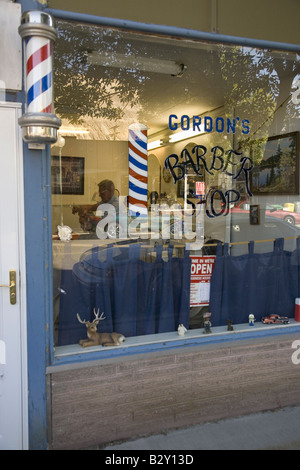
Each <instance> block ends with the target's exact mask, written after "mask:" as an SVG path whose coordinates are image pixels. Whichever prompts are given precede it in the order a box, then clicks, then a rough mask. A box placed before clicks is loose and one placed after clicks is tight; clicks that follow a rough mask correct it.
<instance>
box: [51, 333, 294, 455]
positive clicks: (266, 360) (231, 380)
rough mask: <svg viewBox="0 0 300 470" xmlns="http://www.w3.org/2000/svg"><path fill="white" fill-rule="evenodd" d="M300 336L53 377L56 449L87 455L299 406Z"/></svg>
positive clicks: (202, 349) (169, 354)
mask: <svg viewBox="0 0 300 470" xmlns="http://www.w3.org/2000/svg"><path fill="white" fill-rule="evenodd" d="M295 339H300V338H299V335H298V336H296V335H288V336H286V335H284V336H275V337H272V338H271V339H260V340H251V341H240V342H233V343H226V345H224V344H222V345H210V346H205V347H204V346H199V347H193V348H184V349H180V350H176V349H175V350H173V351H168V352H165V353H160V354H158V353H152V354H149V355H147V356H146V355H143V356H132V357H128V358H124V359H118V360H116V359H115V360H112V361H111V362H109V361H105V362H103V363H99V362H98V363H95V364H93V363H89V364H88V365H86V366H84V367H83V365H82V364H81V366H80V367H78V368H73V369H70V370H62V371H58V372H52V373H51V374H49V377H48V379H49V390H50V392H49V395H50V396H49V407H50V416H51V419H50V421H51V426H50V428H51V429H50V431H51V432H50V438H49V441H50V442H49V444H50V447H51V448H52V449H84V448H87V447H92V446H99V447H101V446H104V445H105V444H107V443H109V442H114V441H119V440H125V439H130V438H136V437H140V436H143V435H149V434H154V433H160V432H163V431H166V430H170V429H175V428H180V427H184V426H189V425H195V424H199V423H204V422H209V421H217V420H219V419H224V418H229V417H235V416H240V415H245V414H249V413H253V412H259V411H264V410H272V409H277V408H280V407H283V406H292V405H296V404H300V364H299V365H294V364H293V363H292V360H291V356H292V353H293V352H294V350H293V349H292V348H291V346H292V342H293V341H294V340H295Z"/></svg>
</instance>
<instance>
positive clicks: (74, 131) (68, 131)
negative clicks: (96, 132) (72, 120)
mask: <svg viewBox="0 0 300 470" xmlns="http://www.w3.org/2000/svg"><path fill="white" fill-rule="evenodd" d="M58 132H59V134H62V135H68V134H75V135H84V134H88V133H89V131H87V130H85V129H71V128H69V129H66V128H65V129H64V128H63V127H61V128H60V129H59V131H58Z"/></svg>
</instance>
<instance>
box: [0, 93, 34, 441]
mask: <svg viewBox="0 0 300 470" xmlns="http://www.w3.org/2000/svg"><path fill="white" fill-rule="evenodd" d="M0 108H10V109H14V110H15V126H16V127H15V135H16V142H15V145H16V172H17V201H18V215H17V218H18V245H19V247H18V248H19V274H20V278H19V279H18V275H17V295H18V303H19V306H20V307H19V308H20V343H21V344H20V351H21V384H22V390H21V413H22V416H21V421H22V430H21V433H22V449H23V450H27V449H28V441H29V438H28V378H27V314H26V313H27V309H26V259H25V218H24V183H23V140H22V133H21V129H20V127H19V125H18V118H19V117H21V115H22V104H21V103H11V102H1V101H0ZM17 274H18V273H17ZM0 281H1V282H2V281H3V280H0ZM0 419H1V418H0ZM20 450H21V449H20Z"/></svg>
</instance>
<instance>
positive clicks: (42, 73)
mask: <svg viewBox="0 0 300 470" xmlns="http://www.w3.org/2000/svg"><path fill="white" fill-rule="evenodd" d="M51 49H52V45H51V41H50V40H49V39H46V38H39V37H30V38H27V39H26V41H25V57H26V58H25V62H26V93H27V103H26V104H27V112H28V113H52V94H53V92H52V52H51Z"/></svg>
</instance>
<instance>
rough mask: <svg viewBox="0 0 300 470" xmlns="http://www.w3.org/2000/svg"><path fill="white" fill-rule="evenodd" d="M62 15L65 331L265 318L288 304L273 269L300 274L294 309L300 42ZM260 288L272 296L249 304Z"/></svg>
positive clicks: (57, 67) (144, 334)
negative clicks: (269, 42) (176, 35)
mask: <svg viewBox="0 0 300 470" xmlns="http://www.w3.org/2000/svg"><path fill="white" fill-rule="evenodd" d="M57 27H58V39H57V41H56V44H55V51H54V71H55V72H54V93H55V112H56V114H57V115H58V116H59V117H60V118H61V119H62V127H61V129H60V131H59V139H58V141H57V143H56V144H55V145H54V146H53V147H52V151H51V154H52V157H51V178H52V179H51V186H52V233H53V311H54V338H55V345H56V346H57V347H64V348H66V347H69V348H71V349H72V348H73V349H74V350H75V349H76V348H75V346H74V345H77V346H76V347H77V349H78V348H81V347H83V348H86V347H94V346H96V347H97V348H100V347H101V348H102V345H105V346H107V347H119V346H120V345H121V344H122V345H123V341H124V338H125V343H124V345H126V346H130V345H133V344H139V343H142V342H145V341H156V339H157V338H158V335H161V334H163V335H164V336H163V338H164V339H165V340H168V339H172V338H178V333H179V334H186V335H188V334H191V332H192V333H193V334H197V332H198V333H199V334H202V333H203V332H207V333H209V332H210V331H211V328H214V327H216V328H220V329H222V328H223V329H224V331H226V330H227V328H229V330H230V329H231V328H232V324H233V327H234V326H235V325H240V324H247V323H248V320H249V315H250V314H254V316H255V319H256V321H258V320H259V321H260V320H261V317H262V316H263V315H267V316H270V315H272V314H275V313H277V314H278V311H276V308H275V307H273V304H272V303H271V302H270V296H271V297H272V295H271V294H270V292H271V291H270V289H272V288H273V289H274V286H275V284H274V282H276V283H277V284H276V286H277V287H276V289H277V290H279V292H280V290H281V289H285V288H284V286H283V284H280V283H279V281H278V276H277V277H276V281H274V282H273V281H272V282H273V283H272V285H271V284H270V283H271V281H270V279H271V275H270V273H273V272H274V269H275V270H277V271H276V272H277V274H278V272H279V270H280V272H281V274H282V273H284V276H283V277H284V278H285V280H284V279H282V283H283V282H285V281H286V280H287V279H288V280H289V286H292V288H293V290H292V291H291V292H289V293H288V295H286V296H283V297H284V300H283V302H284V304H280V308H281V311H282V314H285V315H287V316H288V317H291V316H292V313H293V310H292V307H293V305H294V299H295V297H298V296H300V295H299V294H300V293H299V292H298V286H299V281H298V277H297V276H298V274H297V273H296V271H297V272H298V270H297V269H296V264H295V263H293V262H292V261H291V259H295V256H294V255H295V253H296V251H295V250H296V249H297V238H298V236H299V234H300V196H299V139H298V133H299V130H300V125H299V103H300V91H299V87H300V66H299V57H298V56H297V55H296V54H295V53H289V52H278V51H270V50H263V49H254V48H250V47H242V46H228V45H222V44H209V43H204V42H197V41H192V40H179V39H177V40H176V39H171V38H166V37H159V36H148V35H145V34H137V33H131V32H128V31H126V32H124V31H118V30H113V29H105V28H103V27H98V26H92V25H84V24H78V23H69V22H64V21H60V22H58V24H57ZM278 240H280V242H279V241H278ZM249 242H251V243H249ZM252 242H254V243H252ZM278 253H280V254H281V255H282V256H283V254H284V256H285V254H286V258H285V259H282V260H281V261H280V262H282V265H280V267H279V265H278V262H279V261H278V259H277V258H276V260H277V261H274V260H273V258H274V254H278ZM216 255H217V256H216ZM293 256H294V258H293ZM270 259H272V260H273V261H272V262H271V261H269V260H270ZM225 261H226V263H227V264H228V263H231V265H230V266H229V264H228V266H227V264H226V263H225ZM270 263H271V264H270ZM272 263H273V264H272ZM276 263H277V265H276ZM225 264H226V267H224V266H225ZM293 268H294V270H293ZM227 269H228V271H227ZM258 273H262V277H261V278H259V276H258ZM258 278H259V285H260V286H261V290H259V293H258V290H257V289H258V287H257V284H256V283H255V281H256V280H257V279H258ZM263 279H264V281H263ZM272 279H273V278H272ZM274 279H275V278H274ZM263 282H265V284H264V283H263ZM278 283H279V284H278ZM276 289H275V290H276ZM287 290H288V289H287ZM258 296H261V297H262V298H263V304H262V305H259V306H258V305H255V309H254V311H250V310H249V309H248V308H245V305H248V303H249V299H250V300H251V299H254V298H257V297H258ZM250 303H251V302H250ZM230 311H232V312H233V313H232V316H231V314H230ZM250 323H251V321H250ZM178 327H179V331H178ZM96 330H97V331H96ZM112 332H114V334H111V333H112ZM97 333H101V335H98V334H97ZM102 333H103V335H102ZM104 333H105V335H104Z"/></svg>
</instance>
